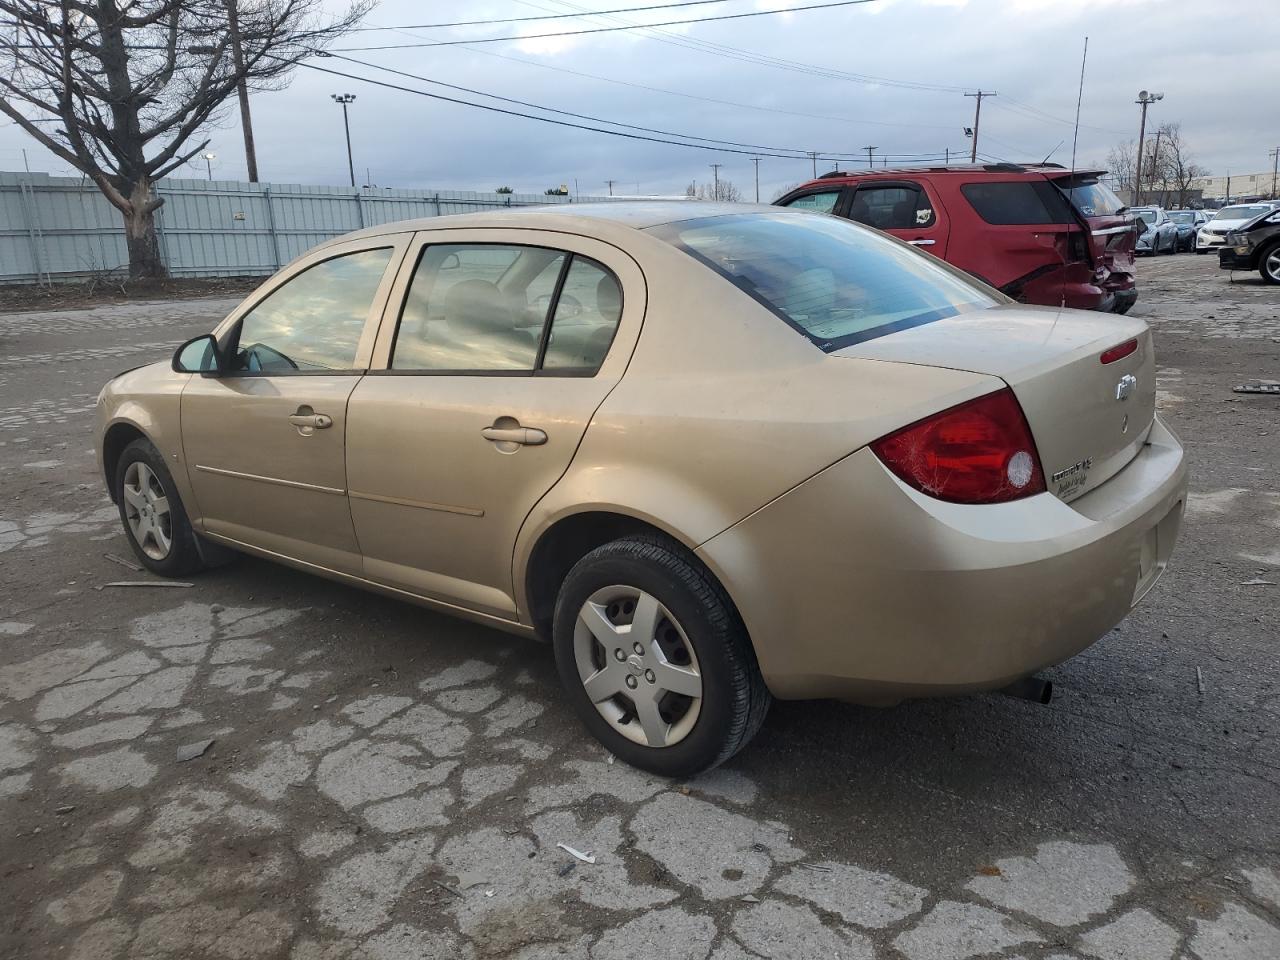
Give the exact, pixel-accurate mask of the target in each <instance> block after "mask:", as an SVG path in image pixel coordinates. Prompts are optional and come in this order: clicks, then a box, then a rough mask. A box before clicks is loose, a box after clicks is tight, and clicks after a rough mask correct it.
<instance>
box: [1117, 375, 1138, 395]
mask: <svg viewBox="0 0 1280 960" xmlns="http://www.w3.org/2000/svg"><path fill="white" fill-rule="evenodd" d="M1137 385H1138V378H1137V377H1135V376H1134V375H1133V374H1132V373H1126V374H1125V375H1124V376H1123V377H1121V378H1120V382H1119V383H1117V384H1116V399H1117V400H1128V399H1129V394H1131V393H1133V388H1134V387H1136V386H1137Z"/></svg>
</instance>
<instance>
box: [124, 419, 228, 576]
mask: <svg viewBox="0 0 1280 960" xmlns="http://www.w3.org/2000/svg"><path fill="white" fill-rule="evenodd" d="M134 463H141V464H145V465H146V466H147V467H148V468H149V469H150V470H151V472H152V473H153V474H154V475H155V478H156V480H157V482H158V483H159V484H160V486H161V487H162V488H163V490H164V495H165V498H166V499H167V500H168V504H169V522H168V527H169V538H170V546H169V551H168V553H167V555H166V556H164V557H163V558H162V559H157V558H156V557H153V556H151V555H150V554H149V553H147V552H146V550H144V549H143V547H142V545H141V544H140V543H138V541H137V539H136V538H135V537H134V534H133V530H132V529H131V528H130V526H129V516H128V513H127V510H128V504H127V503H126V500H125V491H124V487H125V476H126V474H127V473H128V472H129V468H130V466H131V465H133V464H134ZM114 493H115V496H116V506H117V507H119V510H120V524H121V526H123V527H124V535H125V537H126V538H128V540H129V546H130V547H132V548H133V553H134V556H136V557H137V558H138V561H139V562H140V563H141V564H142V565H143V566H144V567H146V568H147V569H148V570H150V571H151V572H152V573H155V574H159V575H160V576H162V577H185V576H189V575H190V574H193V573H197V572H199V571H200V570H203V569H204V568H205V567H206V566H207V564H206V563H205V560H204V558H203V557H202V556H201V553H200V548H199V545H198V544H197V541H196V534H195V531H194V530H193V529H192V528H191V521H190V520H188V519H187V511H186V508H184V507H183V505H182V497H181V496H180V495H179V494H178V488H177V487H176V486H174V483H173V476H172V475H171V474H170V473H169V468H168V467H167V466H165V462H164V457H162V456H161V455H160V452H159V451H158V450H156V448H155V447H154V446H152V445H151V443H150V441H148V440H142V439H139V440H135V441H133V442H132V443H131V444H129V445H128V446H127V447H125V448H124V450H123V451H122V452H121V454H120V460H119V461H118V462H117V463H116V475H115V489H114Z"/></svg>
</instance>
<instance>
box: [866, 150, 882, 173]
mask: <svg viewBox="0 0 1280 960" xmlns="http://www.w3.org/2000/svg"><path fill="white" fill-rule="evenodd" d="M862 149H863V150H865V151H867V169H868V170H870V169H871V168H872V167H874V166H875V165H876V162H875V160H873V159H872V157H871V155H872V154H873V153H874V152H875V151H877V150H879V149H880V148H879V147H863V148H862Z"/></svg>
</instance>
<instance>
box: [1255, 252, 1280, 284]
mask: <svg viewBox="0 0 1280 960" xmlns="http://www.w3.org/2000/svg"><path fill="white" fill-rule="evenodd" d="M1274 256H1280V243H1273V244H1271V246H1269V247H1263V248H1262V249H1261V250H1259V251H1258V273H1259V274H1261V276H1262V279H1263V280H1264V281H1265V282H1267V283H1271V284H1280V269H1277V270H1276V271H1275V272H1274V273H1272V272H1270V271H1269V270H1268V269H1267V261H1268V260H1269V259H1270V258H1271V257H1274Z"/></svg>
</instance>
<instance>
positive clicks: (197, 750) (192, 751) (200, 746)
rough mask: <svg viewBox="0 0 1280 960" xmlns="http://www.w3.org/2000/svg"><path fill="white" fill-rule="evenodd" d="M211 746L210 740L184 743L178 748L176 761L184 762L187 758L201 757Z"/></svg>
mask: <svg viewBox="0 0 1280 960" xmlns="http://www.w3.org/2000/svg"><path fill="white" fill-rule="evenodd" d="M212 746H213V741H212V740H199V741H197V742H196V743H185V744H183V745H182V746H180V747H179V748H178V751H177V754H176V761H177V762H178V763H186V762H187V761H188V760H194V759H195V758H196V757H203V756H204V754H205V751H206V750H208V749H209V748H210V747H212Z"/></svg>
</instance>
